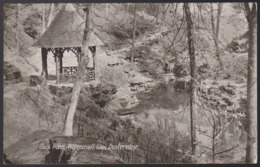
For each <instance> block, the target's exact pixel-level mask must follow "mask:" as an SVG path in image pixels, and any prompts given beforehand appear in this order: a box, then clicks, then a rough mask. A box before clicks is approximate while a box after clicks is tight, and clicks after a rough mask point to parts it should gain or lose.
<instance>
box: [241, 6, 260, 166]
mask: <svg viewBox="0 0 260 167" xmlns="http://www.w3.org/2000/svg"><path fill="white" fill-rule="evenodd" d="M244 7H245V13H246V18H247V21H248V29H249V50H248V73H247V130H248V133H247V148H246V162H247V163H257V7H256V3H253V4H252V8H251V9H250V7H249V4H248V3H245V4H244Z"/></svg>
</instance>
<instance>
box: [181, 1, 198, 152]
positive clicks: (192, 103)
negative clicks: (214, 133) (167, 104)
mask: <svg viewBox="0 0 260 167" xmlns="http://www.w3.org/2000/svg"><path fill="white" fill-rule="evenodd" d="M183 8H184V11H185V15H186V22H187V36H188V47H189V55H190V75H191V96H190V122H191V148H192V154H195V151H196V144H195V141H196V103H195V100H196V85H195V84H196V83H195V81H196V75H197V74H196V62H195V48H194V39H193V22H192V19H191V12H190V7H189V4H188V3H184V6H183Z"/></svg>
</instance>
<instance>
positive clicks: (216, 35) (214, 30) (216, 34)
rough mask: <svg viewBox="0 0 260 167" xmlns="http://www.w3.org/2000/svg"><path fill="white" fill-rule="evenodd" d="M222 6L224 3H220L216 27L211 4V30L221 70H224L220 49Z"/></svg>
mask: <svg viewBox="0 0 260 167" xmlns="http://www.w3.org/2000/svg"><path fill="white" fill-rule="evenodd" d="M222 6H223V3H218V9H217V22H216V26H215V18H214V10H213V4H212V3H210V16H211V28H212V34H213V35H212V36H213V39H214V43H215V48H216V57H217V59H218V61H219V65H220V68H221V69H222V70H224V65H223V63H222V60H221V58H220V49H219V29H220V28H219V23H220V16H221V12H222Z"/></svg>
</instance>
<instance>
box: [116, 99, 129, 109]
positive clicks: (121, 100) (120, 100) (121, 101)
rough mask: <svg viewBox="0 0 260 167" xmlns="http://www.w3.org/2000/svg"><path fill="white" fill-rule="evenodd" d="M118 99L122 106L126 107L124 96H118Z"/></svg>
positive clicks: (126, 102)
mask: <svg viewBox="0 0 260 167" xmlns="http://www.w3.org/2000/svg"><path fill="white" fill-rule="evenodd" d="M118 101H119V104H120V105H121V106H122V107H126V106H127V105H128V102H129V101H127V100H126V99H125V98H120V99H118Z"/></svg>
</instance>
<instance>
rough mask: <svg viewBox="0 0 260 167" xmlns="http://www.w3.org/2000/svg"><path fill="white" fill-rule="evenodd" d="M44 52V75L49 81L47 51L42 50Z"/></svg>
mask: <svg viewBox="0 0 260 167" xmlns="http://www.w3.org/2000/svg"><path fill="white" fill-rule="evenodd" d="M41 51H42V75H43V77H45V78H46V79H48V66H47V54H48V52H47V49H46V48H41Z"/></svg>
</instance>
